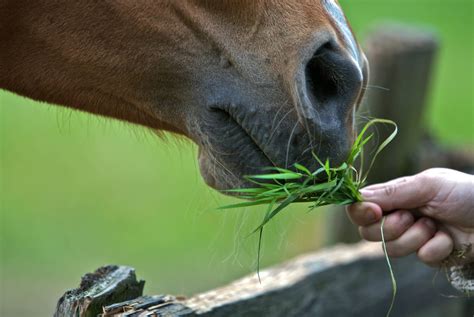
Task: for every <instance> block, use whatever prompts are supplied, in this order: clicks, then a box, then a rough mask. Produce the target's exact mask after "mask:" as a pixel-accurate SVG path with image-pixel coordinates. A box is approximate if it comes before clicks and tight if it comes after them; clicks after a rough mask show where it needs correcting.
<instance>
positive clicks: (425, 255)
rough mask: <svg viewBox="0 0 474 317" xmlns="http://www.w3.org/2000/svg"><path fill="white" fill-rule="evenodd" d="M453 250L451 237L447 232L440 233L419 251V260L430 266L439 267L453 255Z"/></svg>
mask: <svg viewBox="0 0 474 317" xmlns="http://www.w3.org/2000/svg"><path fill="white" fill-rule="evenodd" d="M453 248H454V243H453V239H452V238H451V236H450V235H449V234H447V233H446V232H443V231H438V232H436V234H435V236H434V237H433V238H431V239H430V240H429V241H428V242H426V243H425V244H424V245H423V246H422V247H421V248H420V249H419V250H418V258H419V259H420V260H421V261H423V262H424V263H426V264H428V265H439V264H440V263H441V262H442V261H443V260H444V259H446V258H447V257H448V256H449V255H450V254H451V252H452V251H453Z"/></svg>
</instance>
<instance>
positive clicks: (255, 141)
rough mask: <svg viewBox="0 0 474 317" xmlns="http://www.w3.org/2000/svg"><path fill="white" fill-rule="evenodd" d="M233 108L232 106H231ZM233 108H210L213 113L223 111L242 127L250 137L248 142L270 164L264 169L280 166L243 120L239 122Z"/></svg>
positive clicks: (217, 106) (222, 106)
mask: <svg viewBox="0 0 474 317" xmlns="http://www.w3.org/2000/svg"><path fill="white" fill-rule="evenodd" d="M231 106H232V105H231ZM231 106H225V105H216V106H213V107H210V109H211V110H213V111H221V112H222V113H225V114H226V115H227V116H228V117H229V118H230V119H231V120H232V121H233V122H234V123H235V124H236V125H238V126H239V127H240V129H241V130H242V131H243V132H244V133H245V135H246V136H247V137H248V140H249V141H251V142H252V143H253V144H254V145H255V147H256V148H257V149H258V150H259V151H260V154H262V156H263V157H264V159H265V160H266V161H267V162H268V163H269V164H268V166H264V167H275V166H278V165H277V164H276V163H275V162H274V161H273V160H272V159H271V158H270V157H269V155H268V154H267V153H266V152H265V150H264V149H263V147H262V146H261V144H262V143H263V142H260V140H259V139H258V138H256V137H255V136H254V135H253V134H252V133H251V131H250V130H249V129H247V127H246V126H245V125H244V124H243V123H242V121H241V120H239V118H238V116H237V115H235V113H234V112H235V111H232V110H231Z"/></svg>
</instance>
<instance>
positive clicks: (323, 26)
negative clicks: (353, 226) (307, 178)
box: [0, 0, 367, 189]
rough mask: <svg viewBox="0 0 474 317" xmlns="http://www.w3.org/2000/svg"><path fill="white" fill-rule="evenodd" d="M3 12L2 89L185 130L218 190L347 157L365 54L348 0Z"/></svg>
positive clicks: (200, 0) (33, 7)
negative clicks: (267, 172)
mask: <svg viewBox="0 0 474 317" xmlns="http://www.w3.org/2000/svg"><path fill="white" fill-rule="evenodd" d="M0 7H1V10H0V12H2V13H0V15H1V16H0V18H1V20H2V21H3V22H0V23H1V25H0V41H1V42H2V43H3V47H4V48H5V49H3V48H2V53H1V54H2V59H1V64H0V66H1V68H0V69H3V70H2V71H0V88H4V89H8V90H11V91H14V92H17V93H19V94H23V95H25V96H28V97H31V98H34V99H38V100H43V101H47V102H51V103H56V104H60V105H64V106H68V107H72V108H76V109H81V110H83V111H88V112H91V113H95V114H99V115H103V116H109V117H114V118H118V119H121V120H126V121H129V122H133V123H137V124H141V125H145V126H148V127H150V128H152V129H155V130H166V131H171V132H174V133H178V134H182V135H185V136H186V137H188V138H190V139H191V140H193V141H194V142H195V143H196V144H197V145H198V147H199V165H200V169H201V173H202V175H203V177H204V179H205V180H206V182H207V184H209V185H210V186H212V187H214V188H218V189H224V188H229V187H235V186H241V185H245V184H244V182H245V181H244V180H243V179H242V176H243V175H248V174H255V173H259V172H261V171H262V168H264V167H268V166H279V167H290V166H292V164H294V163H295V162H299V163H301V164H304V165H306V166H309V167H314V166H315V164H317V163H316V162H315V160H314V159H313V157H312V153H315V154H316V155H317V156H319V157H320V158H321V159H322V160H325V159H326V158H328V159H329V160H330V161H331V162H332V163H334V164H337V163H339V162H341V161H343V160H344V159H345V158H346V156H347V154H348V151H349V149H350V146H351V143H352V141H353V138H354V112H355V110H356V108H357V106H358V104H359V103H360V100H361V98H362V95H363V86H364V83H365V82H366V80H367V62H366V59H365V57H364V54H363V53H362V52H361V50H360V47H359V45H358V44H357V42H356V40H355V38H354V36H353V34H352V31H351V29H350V27H349V25H348V23H347V21H346V18H345V16H344V14H343V12H342V10H341V7H340V6H339V4H338V3H337V1H336V0H301V1H293V0H227V1H224V0H208V1H206V0H179V1H178V0H176V1H164V0H162V1H145V0H140V1H126V0H121V1H113V2H107V1H92V0H91V1H78V2H76V1H56V2H44V3H43V2H34V3H32V2H28V1H21V0H18V1H6V4H2V6H0Z"/></svg>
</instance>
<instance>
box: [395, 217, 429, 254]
mask: <svg viewBox="0 0 474 317" xmlns="http://www.w3.org/2000/svg"><path fill="white" fill-rule="evenodd" d="M435 233H436V224H435V223H434V221H433V220H431V219H429V218H420V219H418V221H417V222H416V223H415V224H414V225H413V226H411V227H410V228H409V229H408V230H407V231H406V232H405V233H403V234H402V235H401V236H400V237H399V238H398V239H395V240H393V241H389V242H387V244H386V247H387V253H388V255H389V256H393V257H400V256H406V255H409V254H411V253H413V252H416V251H417V250H418V249H419V248H421V247H422V246H423V245H424V244H425V243H426V242H427V241H428V240H430V239H431V238H432V237H433V236H434V234H435Z"/></svg>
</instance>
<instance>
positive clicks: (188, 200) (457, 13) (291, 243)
mask: <svg viewBox="0 0 474 317" xmlns="http://www.w3.org/2000/svg"><path fill="white" fill-rule="evenodd" d="M340 2H341V4H342V5H343V6H344V8H345V11H346V14H347V16H348V18H349V19H350V21H351V23H352V26H353V27H354V30H355V31H356V33H357V34H358V37H359V39H363V35H364V32H365V31H366V30H367V29H368V28H369V27H370V26H371V25H373V24H374V23H375V22H377V21H384V20H395V21H402V22H408V23H412V24H413V23H414V24H420V25H424V26H431V27H432V28H433V29H435V30H436V31H437V32H438V33H439V35H440V37H441V39H442V51H441V53H440V55H439V63H438V66H437V69H436V72H435V78H434V82H433V85H432V88H433V89H432V93H431V95H430V110H429V113H428V114H427V118H426V120H427V122H428V124H429V126H430V127H431V129H432V131H433V132H434V133H435V135H437V136H438V137H439V138H440V139H441V140H442V142H443V143H445V144H448V145H463V146H471V145H473V144H474V127H473V124H474V113H473V111H474V110H473V109H474V96H473V87H474V80H473V76H474V75H473V74H474V44H473V41H474V35H473V30H474V25H473V1H472V0H464V1H463V0H450V1H447V0H445V1H436V0H425V1H412V0H405V1H402V0H370V1H367V0H366V1H364V0H358V1H353V0H352V1H349V0H341V1H340ZM0 146H1V149H0V155H1V156H0V160H1V161H0V162H1V168H0V204H1V205H0V209H1V210H0V216H1V218H0V221H1V222H0V224H1V228H0V230H1V231H0V243H1V254H0V255H1V259H0V267H1V272H0V273H1V276H0V278H1V279H0V283H1V288H0V301H1V302H0V306H1V310H0V315H1V316H49V315H51V313H52V311H53V309H54V306H55V303H56V300H57V299H58V298H59V296H60V295H62V294H63V292H64V291H65V290H66V289H68V288H72V287H76V286H77V285H78V282H79V278H80V276H81V275H82V274H83V273H86V272H89V271H92V270H94V269H95V268H97V267H98V266H101V265H103V264H109V263H117V264H125V265H130V266H133V267H135V268H136V269H137V273H138V275H139V277H141V278H144V279H146V281H147V284H146V290H145V292H146V293H160V292H165V293H173V294H188V295H189V294H192V293H195V292H198V291H203V290H206V289H209V288H212V287H215V286H218V285H220V284H223V283H225V282H227V281H229V280H232V279H234V278H236V277H238V276H241V275H243V274H247V273H251V272H254V270H255V259H256V237H254V236H251V237H247V234H248V233H249V232H250V231H251V229H252V228H253V227H254V226H255V225H256V224H257V222H258V220H259V219H260V217H261V213H262V210H260V209H258V208H256V209H248V210H246V211H243V210H237V211H227V212H219V211H216V210H215V208H216V207H217V206H219V205H220V204H222V203H225V202H229V201H231V199H229V198H225V197H222V196H221V195H220V194H218V193H216V192H214V191H212V190H211V189H208V188H207V187H206V186H205V185H204V183H203V181H202V180H201V177H200V175H199V172H198V168H197V163H196V149H195V147H194V146H193V145H192V144H191V143H189V142H186V141H179V140H175V139H174V138H173V137H172V136H170V137H169V138H167V139H165V140H163V139H158V138H157V137H156V136H155V135H153V134H151V133H149V132H147V131H146V130H145V129H143V128H140V127H135V126H130V125H127V124H124V123H120V122H116V121H112V120H107V119H103V118H97V117H93V116H90V115H87V114H82V113H79V112H74V111H70V110H66V109H63V108H60V107H56V106H50V105H45V104H40V103H37V102H33V101H31V100H28V99H25V98H22V97H19V96H16V95H13V94H11V93H8V92H5V91H1V92H0ZM323 214H324V211H318V212H315V213H312V214H306V212H305V206H298V207H296V208H295V207H293V208H292V211H288V212H286V213H285V214H284V215H282V216H281V217H278V219H277V220H276V221H274V222H273V223H272V224H271V225H270V226H269V229H268V230H266V235H265V237H264V251H263V259H262V260H263V263H264V265H269V264H271V263H275V262H278V261H281V260H283V259H286V258H289V257H292V256H294V255H296V254H299V253H302V252H305V251H310V250H315V249H317V248H318V247H320V246H321V235H322V234H324V230H326V228H325V226H324V221H323V220H324V219H323V218H322V217H323V216H324V215H323Z"/></svg>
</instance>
